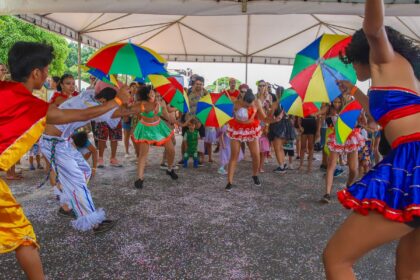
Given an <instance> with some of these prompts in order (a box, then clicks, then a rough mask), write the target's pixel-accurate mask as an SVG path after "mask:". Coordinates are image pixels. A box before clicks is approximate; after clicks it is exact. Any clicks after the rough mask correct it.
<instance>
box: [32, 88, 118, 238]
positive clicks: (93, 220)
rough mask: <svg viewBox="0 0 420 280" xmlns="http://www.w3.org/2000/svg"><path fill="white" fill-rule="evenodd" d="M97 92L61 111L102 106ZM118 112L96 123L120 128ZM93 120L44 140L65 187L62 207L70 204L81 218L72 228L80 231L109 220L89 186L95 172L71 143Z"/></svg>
mask: <svg viewBox="0 0 420 280" xmlns="http://www.w3.org/2000/svg"><path fill="white" fill-rule="evenodd" d="M94 96H95V92H94V90H87V91H85V92H83V93H82V94H80V95H78V96H76V97H72V98H70V99H68V100H67V101H65V102H64V103H62V104H61V105H60V106H59V108H60V109H86V108H89V107H93V106H98V105H100V104H101V103H100V102H99V101H97V100H96V99H95V98H94ZM115 110H116V108H115V109H112V110H110V111H108V112H106V113H105V114H102V115H101V116H99V117H97V118H95V119H93V120H94V121H96V122H106V123H107V124H108V125H109V126H110V127H116V126H117V125H118V124H119V122H120V119H119V118H115V119H112V115H113V113H114V111H115ZM89 122H90V120H89V121H80V122H73V123H69V124H62V125H56V126H55V127H57V128H58V129H59V130H60V131H61V132H62V134H61V136H60V137H56V136H50V135H45V134H44V135H43V136H42V138H41V140H40V142H39V143H40V146H41V151H42V154H43V155H44V156H45V157H46V158H47V160H48V161H49V162H50V164H51V167H52V168H53V169H54V171H55V172H56V175H57V182H59V183H60V185H61V190H59V192H58V194H59V196H60V204H61V205H64V204H66V205H67V206H68V207H69V208H72V209H73V211H74V212H75V213H76V216H77V219H76V220H75V221H72V226H73V227H74V228H75V229H77V230H80V231H87V230H90V229H92V228H94V227H95V226H96V225H97V224H99V223H100V222H102V221H103V220H105V213H104V211H103V210H102V209H98V210H97V209H95V206H94V204H93V201H92V197H91V195H90V192H89V189H88V187H87V185H88V182H89V178H90V175H91V169H90V166H89V165H88V163H87V162H86V160H85V159H84V158H83V156H82V154H81V153H80V152H78V151H77V150H76V148H75V147H74V146H73V145H72V144H71V141H70V139H71V138H70V136H71V135H72V133H73V132H74V131H75V130H77V129H78V128H80V127H82V126H85V125H86V124H88V123H89Z"/></svg>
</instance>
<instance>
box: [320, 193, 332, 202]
mask: <svg viewBox="0 0 420 280" xmlns="http://www.w3.org/2000/svg"><path fill="white" fill-rule="evenodd" d="M321 202H323V203H330V202H331V195H329V194H325V195H324V196H323V197H322V198H321Z"/></svg>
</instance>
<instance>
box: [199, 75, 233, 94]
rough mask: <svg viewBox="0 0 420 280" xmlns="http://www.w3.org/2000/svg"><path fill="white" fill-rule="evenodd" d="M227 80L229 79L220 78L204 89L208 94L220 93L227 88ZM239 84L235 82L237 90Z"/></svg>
mask: <svg viewBox="0 0 420 280" xmlns="http://www.w3.org/2000/svg"><path fill="white" fill-rule="evenodd" d="M229 80H230V77H220V78H218V79H217V80H216V81H214V82H213V83H212V84H211V85H208V86H207V87H206V89H207V91H209V92H221V91H223V90H225V89H228V88H229ZM240 84H241V81H239V80H236V88H238V87H239V86H240Z"/></svg>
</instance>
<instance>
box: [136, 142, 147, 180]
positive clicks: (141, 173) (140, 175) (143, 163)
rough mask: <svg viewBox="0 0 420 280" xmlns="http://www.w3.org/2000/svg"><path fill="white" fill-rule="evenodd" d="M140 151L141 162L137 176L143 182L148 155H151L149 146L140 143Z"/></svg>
mask: <svg viewBox="0 0 420 280" xmlns="http://www.w3.org/2000/svg"><path fill="white" fill-rule="evenodd" d="M139 151H140V156H139V162H138V169H137V175H138V178H139V179H141V180H143V179H144V168H145V167H146V161H147V154H148V153H149V144H147V143H140V144H139Z"/></svg>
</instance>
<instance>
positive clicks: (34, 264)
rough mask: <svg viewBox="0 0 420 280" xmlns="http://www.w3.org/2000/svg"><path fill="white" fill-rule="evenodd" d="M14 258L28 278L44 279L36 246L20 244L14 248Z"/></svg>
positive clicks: (33, 279)
mask: <svg viewBox="0 0 420 280" xmlns="http://www.w3.org/2000/svg"><path fill="white" fill-rule="evenodd" d="M16 259H17V260H18V262H19V264H20V266H21V267H22V269H23V271H25V274H26V276H27V277H28V279H29V280H43V279H45V277H44V271H43V270H42V263H41V258H40V256H39V251H38V249H37V248H36V247H34V246H20V247H19V248H17V249H16Z"/></svg>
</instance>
